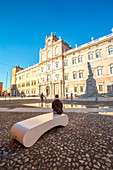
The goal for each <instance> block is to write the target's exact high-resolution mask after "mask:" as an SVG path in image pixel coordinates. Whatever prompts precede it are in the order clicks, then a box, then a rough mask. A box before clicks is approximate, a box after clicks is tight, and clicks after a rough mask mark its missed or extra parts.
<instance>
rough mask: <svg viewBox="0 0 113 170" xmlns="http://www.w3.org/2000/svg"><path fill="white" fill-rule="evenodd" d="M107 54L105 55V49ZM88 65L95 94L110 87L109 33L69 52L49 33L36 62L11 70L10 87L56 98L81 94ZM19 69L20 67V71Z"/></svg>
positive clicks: (112, 80) (111, 45)
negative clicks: (90, 69)
mask: <svg viewBox="0 0 113 170" xmlns="http://www.w3.org/2000/svg"><path fill="white" fill-rule="evenodd" d="M110 49H111V51H110V52H109V50H110ZM87 62H90V64H91V68H92V72H93V76H94V79H95V80H96V84H97V89H98V92H99V93H107V92H108V86H111V90H113V89H112V87H113V33H112V34H110V35H107V36H104V37H101V38H99V39H97V40H93V39H92V41H91V42H89V43H86V44H83V45H81V46H79V47H77V46H76V47H75V48H74V49H71V47H70V46H69V45H68V44H67V43H65V42H64V41H63V40H62V39H61V37H59V39H58V38H57V37H56V36H55V35H53V34H51V35H50V36H49V37H46V39H45V47H44V48H43V49H40V52H39V63H38V64H36V65H33V66H31V67H28V68H27V69H22V70H21V71H19V68H18V69H17V68H15V67H14V68H13V69H12V76H11V80H12V81H11V84H16V87H17V90H18V93H19V94H21V92H24V93H25V94H26V95H27V96H29V95H40V94H41V93H42V92H43V93H44V95H47V96H51V97H54V95H55V94H56V93H58V94H59V96H60V97H64V96H66V95H68V96H70V95H71V93H73V94H74V95H80V94H84V93H85V90H86V80H87V78H88V74H89V73H88V66H87ZM20 69H21V68H20Z"/></svg>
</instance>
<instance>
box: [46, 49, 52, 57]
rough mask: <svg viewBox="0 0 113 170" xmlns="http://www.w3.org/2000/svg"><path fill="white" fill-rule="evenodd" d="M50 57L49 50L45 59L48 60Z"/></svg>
mask: <svg viewBox="0 0 113 170" xmlns="http://www.w3.org/2000/svg"><path fill="white" fill-rule="evenodd" d="M50 55H51V54H50V50H49V51H48V53H47V57H48V58H50Z"/></svg>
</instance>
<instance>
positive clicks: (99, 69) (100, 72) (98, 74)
mask: <svg viewBox="0 0 113 170" xmlns="http://www.w3.org/2000/svg"><path fill="white" fill-rule="evenodd" d="M97 76H102V67H97Z"/></svg>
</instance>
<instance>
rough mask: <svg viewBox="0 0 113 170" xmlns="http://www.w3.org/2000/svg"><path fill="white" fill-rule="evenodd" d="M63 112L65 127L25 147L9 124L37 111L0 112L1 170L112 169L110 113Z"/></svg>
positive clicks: (51, 131)
mask: <svg viewBox="0 0 113 170" xmlns="http://www.w3.org/2000/svg"><path fill="white" fill-rule="evenodd" d="M40 114H41V113H40ZM66 114H67V115H68V116H69V124H68V125H67V126H66V127H55V128H53V129H51V130H50V131H48V132H47V133H45V134H44V135H43V136H42V137H41V138H40V139H39V140H38V141H37V142H36V143H35V144H34V145H33V146H32V147H30V148H25V147H23V146H22V145H21V144H20V143H19V142H17V141H16V140H14V139H13V138H12V137H11V135H10V129H11V126H12V125H13V124H14V123H16V122H18V121H21V120H24V119H27V118H30V117H33V116H37V115H39V113H18V112H17V113H11V112H10V113H9V112H7V113H6V112H3V113H2V112H0V120H1V123H0V170H6V169H8V170H9V169H11V170H13V169H14V170H18V169H19V170H21V169H24V170H27V169H35V170H38V169H39V170H44V169H45V170H64V169H65V170H75V169H76V170H90V169H91V170H102V169H104V170H112V169H113V116H105V115H98V114H88V113H66Z"/></svg>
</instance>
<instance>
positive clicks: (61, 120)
mask: <svg viewBox="0 0 113 170" xmlns="http://www.w3.org/2000/svg"><path fill="white" fill-rule="evenodd" d="M67 124H68V116H67V115H65V114H61V115H58V114H53V113H48V114H43V115H40V116H36V117H33V118H30V119H26V120H24V121H21V122H17V123H15V124H14V125H13V126H12V128H11V135H12V136H13V138H15V139H16V140H18V141H19V142H20V143H21V144H22V145H24V146H25V147H31V146H32V145H33V144H34V143H35V142H36V141H37V140H38V139H39V138H40V137H41V136H42V135H43V134H44V133H45V132H47V131H48V130H50V129H51V128H53V127H56V126H66V125H67Z"/></svg>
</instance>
